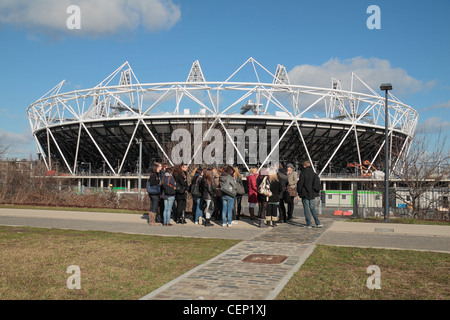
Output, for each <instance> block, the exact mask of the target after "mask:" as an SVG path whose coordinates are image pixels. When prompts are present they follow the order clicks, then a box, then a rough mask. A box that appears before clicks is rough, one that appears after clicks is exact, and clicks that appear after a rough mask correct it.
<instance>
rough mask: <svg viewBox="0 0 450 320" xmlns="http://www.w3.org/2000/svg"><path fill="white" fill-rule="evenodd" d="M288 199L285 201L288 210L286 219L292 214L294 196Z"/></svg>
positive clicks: (289, 218) (290, 218)
mask: <svg viewBox="0 0 450 320" xmlns="http://www.w3.org/2000/svg"><path fill="white" fill-rule="evenodd" d="M290 198H291V199H290V201H289V202H287V205H288V210H287V220H288V221H289V220H292V216H293V215H294V197H290Z"/></svg>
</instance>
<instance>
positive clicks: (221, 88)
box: [27, 58, 418, 175]
mask: <svg viewBox="0 0 450 320" xmlns="http://www.w3.org/2000/svg"><path fill="white" fill-rule="evenodd" d="M249 73H250V75H251V76H253V78H254V79H255V80H254V81H238V80H239V79H238V78H242V74H247V75H246V76H244V78H245V77H246V78H245V79H248V74H249ZM266 79H269V80H268V81H267V80H266ZM265 80H266V81H265ZM64 82H65V81H62V82H60V83H59V84H58V85H56V86H55V87H54V88H52V89H51V90H50V91H48V92H47V93H46V94H45V95H44V96H42V97H41V98H40V99H38V100H37V101H36V102H34V103H33V104H31V105H30V106H29V107H28V109H27V115H28V119H29V123H30V126H31V130H32V134H33V137H34V139H35V142H36V146H37V149H38V152H39V153H40V154H41V155H42V159H43V160H44V161H45V163H46V165H47V168H48V169H49V170H51V169H52V162H54V161H55V159H56V160H57V161H58V162H60V163H61V164H62V165H63V166H64V167H65V168H67V170H68V171H69V172H70V174H72V175H75V174H76V173H77V172H78V169H79V166H80V163H89V164H90V165H92V167H93V168H94V169H97V170H100V169H102V170H103V172H105V171H109V172H110V173H111V174H113V175H120V174H125V173H129V172H130V171H133V168H134V165H133V163H135V162H136V161H137V143H136V139H137V138H143V139H144V140H143V141H144V142H143V147H144V158H146V159H147V162H145V161H144V165H147V166H148V165H149V164H150V163H149V162H151V161H152V160H155V159H157V158H158V157H159V158H161V157H162V158H163V159H162V160H164V161H167V162H169V163H172V161H171V159H170V157H169V155H168V154H167V152H166V151H167V149H166V148H165V144H166V143H167V142H168V141H170V133H171V132H172V131H173V130H174V129H175V128H177V127H180V126H187V127H189V126H192V125H193V124H194V123H195V122H198V121H202V122H203V123H205V124H207V130H206V131H205V133H206V134H205V135H204V137H203V139H204V138H205V137H206V136H207V134H208V133H209V131H210V130H211V129H212V128H220V129H221V130H223V132H225V133H226V135H227V137H228V139H229V140H230V142H231V143H232V145H233V147H234V148H235V150H236V152H237V157H239V158H240V159H242V160H244V165H245V167H246V168H247V169H248V168H249V164H248V163H247V162H246V161H245V154H241V152H240V151H239V149H238V148H237V146H236V143H235V142H234V141H233V140H234V139H232V137H231V136H230V134H229V131H230V129H232V128H243V127H244V128H246V129H247V128H259V129H269V128H278V129H280V130H281V131H280V134H279V139H278V141H277V142H276V143H275V145H273V146H271V150H270V152H268V155H267V157H266V159H264V160H263V161H260V163H259V167H261V166H263V165H264V164H266V162H267V161H268V159H269V157H270V156H271V154H272V152H274V150H275V148H279V150H280V156H281V159H280V160H283V161H290V162H293V161H295V162H297V163H298V161H299V160H300V159H305V160H306V159H308V160H310V161H311V163H312V164H313V168H314V170H315V171H317V172H318V173H320V174H322V173H323V172H325V170H327V169H330V168H331V166H332V164H333V167H335V168H336V167H339V166H340V167H342V166H344V164H345V163H348V162H358V163H360V164H361V163H362V162H363V161H364V160H369V161H370V162H371V163H376V162H377V160H378V159H379V158H380V154H382V153H383V148H384V132H383V130H384V124H385V119H384V115H385V111H384V97H382V96H380V95H379V94H378V93H377V92H376V91H374V90H373V89H371V88H370V87H369V86H368V85H367V84H366V83H364V81H363V80H361V79H360V78H359V77H358V76H357V75H355V74H353V73H352V74H351V82H350V83H351V85H350V90H349V91H347V90H343V89H342V87H341V83H340V80H336V79H332V86H331V88H319V87H311V86H302V85H292V84H290V81H289V77H288V74H287V72H286V69H285V68H284V66H281V65H278V66H277V69H276V72H275V74H272V73H271V72H270V71H268V70H267V69H266V68H265V67H264V66H262V65H261V64H260V63H258V62H257V61H256V60H255V59H253V58H249V59H248V60H247V61H246V62H245V63H244V64H242V65H241V66H240V67H239V68H238V69H237V70H236V71H235V72H234V73H233V74H231V76H229V77H228V78H227V79H226V80H225V81H206V80H205V77H204V74H203V72H202V69H201V67H200V63H199V62H198V61H195V62H194V63H193V64H192V67H191V70H190V72H189V74H188V77H187V79H186V81H185V82H166V83H140V82H139V81H138V79H137V77H136V75H135V74H134V72H133V70H132V68H131V66H130V64H129V63H128V62H125V63H124V64H122V65H121V66H120V67H119V68H117V69H116V70H115V71H114V72H113V73H111V74H110V75H109V76H108V77H107V78H106V79H105V80H103V81H102V82H100V83H99V84H98V85H97V86H95V87H93V88H89V89H83V90H75V91H71V92H65V93H61V92H60V91H61V88H62V86H63V84H64ZM115 83H117V84H115ZM356 84H358V85H359V86H360V87H363V88H364V89H365V91H366V92H356V91H354V90H353V88H354V86H355V85H356ZM243 105H244V107H246V108H247V109H245V110H244V111H242V110H243ZM186 107H188V109H186ZM191 108H192V110H193V111H194V112H193V113H191V112H190V110H191ZM250 110H251V111H252V113H253V114H246V112H248V111H250ZM388 121H389V137H390V142H391V143H390V146H391V157H390V158H391V162H392V164H391V166H390V168H391V171H393V170H394V169H395V167H396V165H397V163H398V160H399V158H400V155H401V154H402V153H405V152H406V153H407V152H408V149H409V146H410V144H411V141H412V139H413V135H414V131H415V128H416V125H417V121H418V113H417V112H416V111H415V110H414V109H413V108H411V107H410V106H408V105H406V104H404V103H402V102H401V101H399V100H398V99H397V98H396V97H395V96H393V95H392V94H391V93H389V119H388ZM393 145H394V146H397V148H396V150H393V149H392V148H393V147H392V146H393ZM198 151H199V150H198V149H197V150H194V153H193V155H192V159H193V158H194V157H195V156H196V154H197V152H198Z"/></svg>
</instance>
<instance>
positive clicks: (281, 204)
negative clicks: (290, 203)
mask: <svg viewBox="0 0 450 320" xmlns="http://www.w3.org/2000/svg"><path fill="white" fill-rule="evenodd" d="M279 209H280V222H286V207H285V206H284V199H280V202H279Z"/></svg>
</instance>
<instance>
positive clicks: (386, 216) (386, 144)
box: [380, 83, 392, 222]
mask: <svg viewBox="0 0 450 320" xmlns="http://www.w3.org/2000/svg"><path fill="white" fill-rule="evenodd" d="M380 90H382V91H385V99H384V111H385V118H384V120H385V128H384V139H385V141H384V161H385V163H384V168H385V169H384V221H385V222H389V129H388V127H389V107H388V91H389V90H392V85H391V84H390V83H383V84H381V86H380Z"/></svg>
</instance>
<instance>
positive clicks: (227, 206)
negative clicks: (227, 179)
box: [222, 195, 234, 226]
mask: <svg viewBox="0 0 450 320" xmlns="http://www.w3.org/2000/svg"><path fill="white" fill-rule="evenodd" d="M233 206H234V198H233V197H230V196H227V195H222V224H225V223H227V224H228V225H230V226H231V218H232V216H233Z"/></svg>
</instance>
